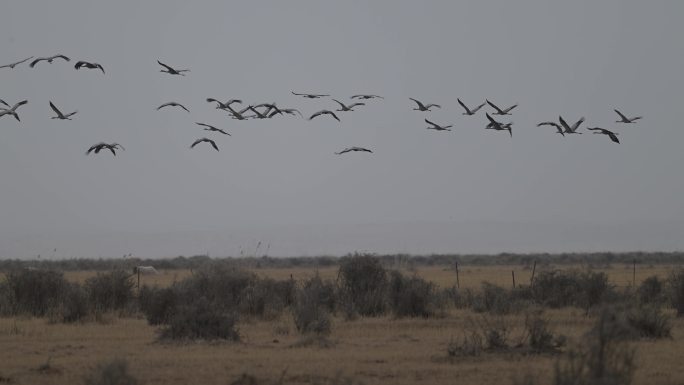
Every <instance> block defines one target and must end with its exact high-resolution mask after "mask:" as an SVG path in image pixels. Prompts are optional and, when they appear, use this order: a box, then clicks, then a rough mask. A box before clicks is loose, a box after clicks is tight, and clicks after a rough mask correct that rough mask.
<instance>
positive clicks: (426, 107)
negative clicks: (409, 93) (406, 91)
mask: <svg viewBox="0 0 684 385" xmlns="http://www.w3.org/2000/svg"><path fill="white" fill-rule="evenodd" d="M409 99H411V100H413V101H414V102H415V103H416V104H417V105H418V106H417V107H416V108H414V109H413V110H414V111H430V108H432V107H436V108H442V106H440V105H439V104H434V103H433V104H427V105H425V104H423V103H421V102H420V101H418V100H416V99H414V98H409Z"/></svg>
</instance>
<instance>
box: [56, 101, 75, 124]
mask: <svg viewBox="0 0 684 385" xmlns="http://www.w3.org/2000/svg"><path fill="white" fill-rule="evenodd" d="M50 108H52V111H55V114H57V116H53V117H52V119H61V120H71V117H72V116H74V115H75V114H76V113H77V112H78V111H74V112H70V113H68V114H63V113H62V111H60V110H59V109H58V108H57V106H55V105H54V104H53V103H52V102H50Z"/></svg>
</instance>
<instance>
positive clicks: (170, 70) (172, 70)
mask: <svg viewBox="0 0 684 385" xmlns="http://www.w3.org/2000/svg"><path fill="white" fill-rule="evenodd" d="M157 63H159V65H160V66H162V67H164V68H162V69H161V70H159V72H165V73H167V74H169V75H180V76H185V73H184V72H190V70H188V69H185V70H177V69H175V68H173V67H171V66H169V65H166V64H164V63H162V62H160V61H159V60H157Z"/></svg>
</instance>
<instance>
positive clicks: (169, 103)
mask: <svg viewBox="0 0 684 385" xmlns="http://www.w3.org/2000/svg"><path fill="white" fill-rule="evenodd" d="M168 106H173V102H168V103H164V104H162V105H161V106H159V107H157V111H159V110H160V109H162V108H164V107H168Z"/></svg>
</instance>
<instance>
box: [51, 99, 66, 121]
mask: <svg viewBox="0 0 684 385" xmlns="http://www.w3.org/2000/svg"><path fill="white" fill-rule="evenodd" d="M50 108H52V111H55V114H57V116H59V117H60V118H64V117H65V116H64V115H63V114H62V112H61V111H60V110H59V109H58V108H57V107H56V106H55V105H54V104H52V102H50Z"/></svg>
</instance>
